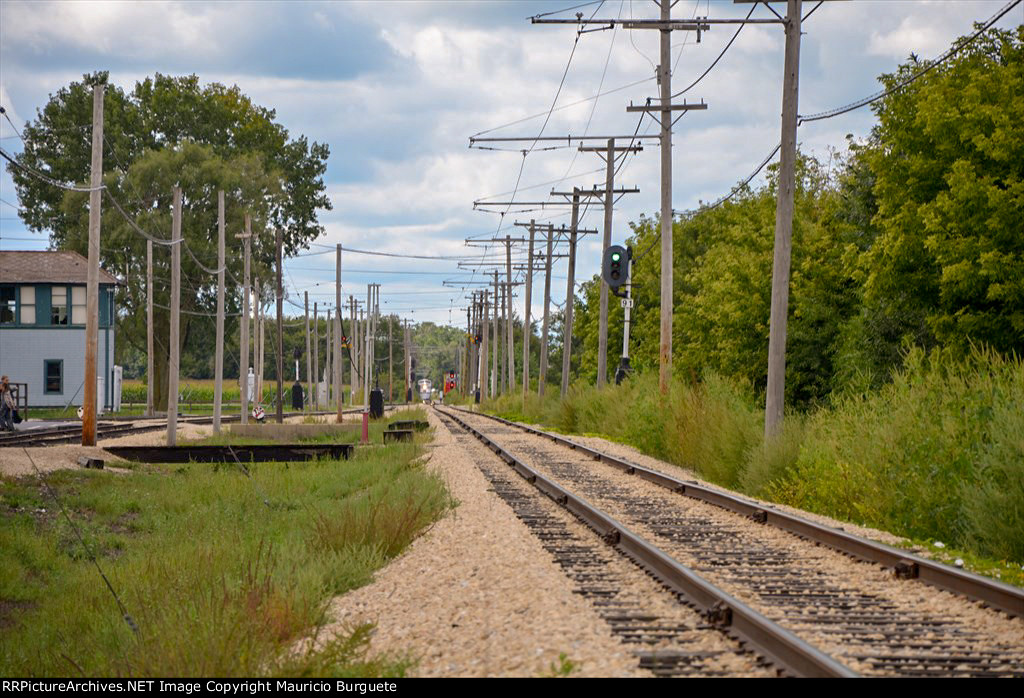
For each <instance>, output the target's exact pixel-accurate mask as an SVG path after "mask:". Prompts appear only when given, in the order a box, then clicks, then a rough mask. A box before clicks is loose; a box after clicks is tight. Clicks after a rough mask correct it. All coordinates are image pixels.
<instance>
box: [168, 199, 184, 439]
mask: <svg viewBox="0 0 1024 698" xmlns="http://www.w3.org/2000/svg"><path fill="white" fill-rule="evenodd" d="M171 240H173V241H175V242H174V243H173V244H172V245H171V301H170V306H171V336H170V340H169V342H168V347H169V348H170V353H171V357H170V361H169V362H168V366H167V373H168V376H167V445H168V446H175V445H177V442H178V433H177V431H178V369H179V366H180V360H181V346H180V342H179V340H178V321H179V320H180V319H181V315H180V313H181V187H175V188H174V214H173V218H172V221H171Z"/></svg>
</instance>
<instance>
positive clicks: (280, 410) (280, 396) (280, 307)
mask: <svg viewBox="0 0 1024 698" xmlns="http://www.w3.org/2000/svg"><path fill="white" fill-rule="evenodd" d="M283 245H284V241H283V240H282V235H281V229H280V228H278V229H277V294H276V295H277V365H276V366H275V368H276V369H277V371H276V372H277V423H278V424H284V284H283V282H282V279H281V257H282V256H283V251H282V249H281V248H282V247H283ZM297 378H298V376H296V379H297Z"/></svg>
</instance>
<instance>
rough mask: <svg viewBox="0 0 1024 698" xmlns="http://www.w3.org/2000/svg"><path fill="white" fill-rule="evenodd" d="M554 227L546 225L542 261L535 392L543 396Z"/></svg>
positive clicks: (546, 373)
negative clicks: (545, 253)
mask: <svg viewBox="0 0 1024 698" xmlns="http://www.w3.org/2000/svg"><path fill="white" fill-rule="evenodd" d="M554 237H555V228H554V226H550V225H549V226H548V254H547V257H545V263H544V323H543V325H541V333H540V376H539V378H538V381H537V394H538V395H539V396H540V397H544V384H545V383H547V381H548V321H549V317H550V308H551V254H552V247H553V246H554V240H553V238H554Z"/></svg>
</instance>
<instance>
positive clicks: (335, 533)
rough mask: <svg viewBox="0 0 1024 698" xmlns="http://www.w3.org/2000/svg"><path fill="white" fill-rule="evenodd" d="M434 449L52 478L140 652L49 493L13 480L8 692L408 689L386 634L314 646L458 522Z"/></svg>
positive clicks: (2, 609)
mask: <svg viewBox="0 0 1024 698" xmlns="http://www.w3.org/2000/svg"><path fill="white" fill-rule="evenodd" d="M426 438H427V437H426V436H420V437H418V440H417V442H416V443H405V444H395V445H388V446H381V447H376V448H367V449H357V451H356V453H355V455H354V456H353V458H352V459H351V460H349V461H342V462H336V461H330V460H320V461H312V462H304V463H272V464H271V463H261V464H250V465H249V466H248V467H249V470H250V471H251V473H252V477H253V481H249V480H248V479H247V478H246V477H245V476H244V475H243V474H242V473H241V472H240V471H239V469H237V468H234V467H230V466H225V465H223V464H218V465H213V464H189V465H184V466H177V465H176V466H168V467H160V466H145V465H144V466H139V467H137V468H136V469H135V470H134V471H133V473H132V474H131V475H127V476H125V475H114V474H111V473H108V472H103V471H86V470H75V471H57V472H54V473H50V474H48V475H47V476H46V477H47V480H48V482H49V483H50V484H51V486H52V487H54V488H55V489H56V490H57V491H58V492H59V493H60V496H61V498H62V499H63V501H64V502H65V506H67V507H68V509H69V512H70V514H71V517H72V519H73V520H74V521H75V522H76V524H77V525H78V526H79V527H80V528H81V529H82V531H83V535H84V537H85V539H86V541H88V543H89V544H90V545H91V546H92V548H93V549H94V550H95V551H96V552H97V555H98V558H99V562H100V564H101V565H102V567H103V569H104V570H105V571H106V573H107V575H108V577H109V578H110V581H111V584H112V585H113V587H114V589H116V590H117V591H118V593H119V594H120V596H121V598H122V599H123V601H124V604H125V606H126V608H127V610H128V613H129V614H130V615H131V617H132V618H133V619H134V621H135V622H136V623H137V625H138V627H139V633H138V634H135V633H133V632H132V631H131V630H130V629H129V628H128V626H127V624H126V623H125V621H124V620H123V618H122V617H121V614H120V612H119V611H118V608H117V606H116V604H115V602H114V600H113V599H112V597H111V596H110V593H109V592H108V590H107V589H106V587H105V586H104V584H103V581H102V580H101V578H100V577H99V575H98V574H97V572H96V569H95V567H94V566H93V565H92V563H91V562H90V561H89V559H88V557H87V556H86V554H85V551H84V550H83V548H82V546H81V545H80V544H79V543H78V541H77V539H76V538H75V537H74V535H73V532H72V530H71V529H70V528H69V527H68V525H67V523H66V522H65V521H64V520H63V518H62V517H60V516H59V515H58V510H57V508H56V506H55V505H54V503H53V502H52V501H51V500H50V499H49V497H48V496H47V495H46V494H45V492H44V490H43V489H42V488H41V486H40V483H39V482H38V480H36V479H35V478H32V477H26V478H20V479H3V480H0V675H3V676H25V675H33V676H68V675H86V676H263V675H288V676H312V675H318V676H323V675H332V676H379V675H401V674H403V672H404V671H405V670H406V669H407V668H408V667H409V665H410V661H411V659H410V658H409V657H405V656H377V655H374V654H373V652H372V651H371V649H370V648H369V637H370V633H371V630H372V628H370V627H367V626H359V627H352V628H348V629H347V631H346V632H343V633H341V634H340V635H339V636H338V637H337V638H335V639H333V640H330V641H328V642H320V643H309V642H302V640H303V639H304V638H308V637H310V636H311V635H313V634H315V633H317V632H318V629H319V628H321V627H322V625H323V624H324V623H325V622H326V621H327V620H328V619H327V617H326V608H327V602H328V601H329V600H330V599H331V598H332V597H334V596H336V595H338V594H341V593H344V592H345V591H348V590H350V589H353V588H355V587H358V586H360V585H363V584H366V583H367V582H368V581H370V579H371V576H372V574H373V572H374V570H376V569H378V568H379V567H380V566H382V565H383V564H384V563H385V562H386V561H387V560H388V559H390V558H391V557H393V556H395V555H397V554H398V553H399V552H400V551H401V550H402V549H403V548H404V547H405V546H406V545H408V543H409V542H410V541H411V540H412V539H413V538H414V537H415V536H416V535H418V534H419V533H420V532H422V531H423V530H424V529H425V528H426V527H428V526H429V525H430V524H431V523H432V522H433V521H435V520H436V519H437V518H438V517H440V516H441V515H442V514H443V513H444V512H445V511H446V510H447V509H448V508H450V507H451V506H452V505H453V503H452V502H451V500H450V498H449V496H448V495H447V493H446V490H445V488H444V485H443V483H442V482H441V481H440V479H439V478H437V477H436V476H434V475H432V474H429V473H427V472H425V471H424V470H423V469H422V468H420V467H419V466H418V465H417V464H416V459H417V457H418V456H419V455H420V454H421V452H422V445H423V441H424V439H426ZM264 496H265V497H266V499H267V500H268V502H269V506H268V505H267V504H265V503H264ZM321 639H323V638H321Z"/></svg>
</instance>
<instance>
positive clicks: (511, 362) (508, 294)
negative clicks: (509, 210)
mask: <svg viewBox="0 0 1024 698" xmlns="http://www.w3.org/2000/svg"><path fill="white" fill-rule="evenodd" d="M505 338H506V341H507V342H508V354H507V357H508V391H509V393H511V392H512V391H514V390H515V389H516V355H515V341H516V336H515V332H514V327H513V322H512V238H511V236H509V235H506V236H505Z"/></svg>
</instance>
